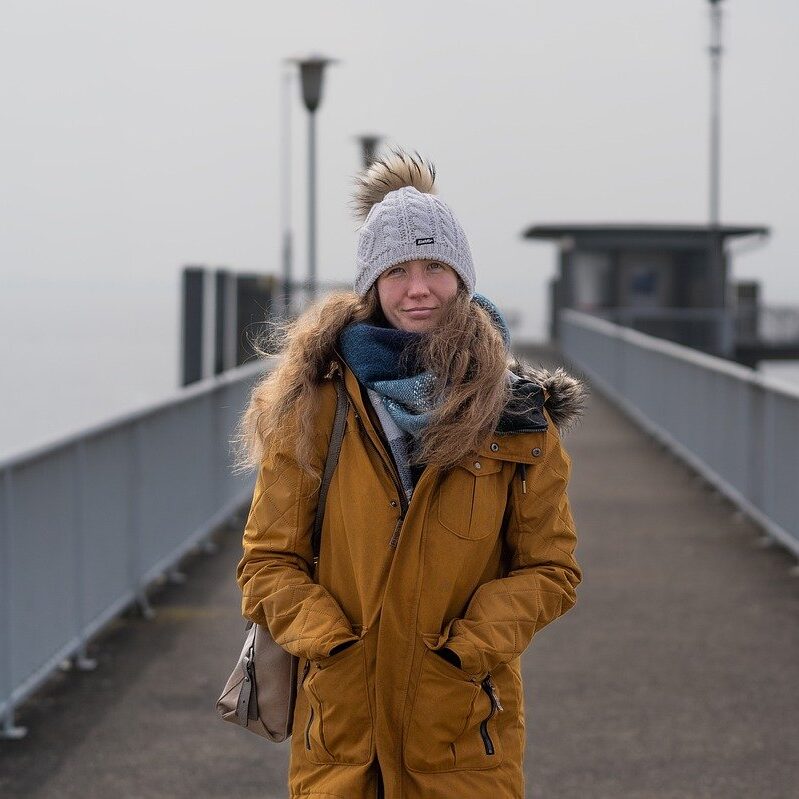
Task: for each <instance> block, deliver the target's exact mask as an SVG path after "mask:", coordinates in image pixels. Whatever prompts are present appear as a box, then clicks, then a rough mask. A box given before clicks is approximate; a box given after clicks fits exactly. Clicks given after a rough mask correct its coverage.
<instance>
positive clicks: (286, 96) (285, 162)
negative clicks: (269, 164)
mask: <svg viewBox="0 0 799 799" xmlns="http://www.w3.org/2000/svg"><path fill="white" fill-rule="evenodd" d="M289 61H290V59H284V65H285V64H286V63H287V62H289ZM293 79H294V70H293V69H288V68H286V67H285V66H284V70H283V74H282V77H281V89H282V91H281V104H282V109H281V118H282V122H283V124H282V126H281V142H280V192H281V195H282V203H281V205H282V207H281V217H282V218H281V225H280V226H281V230H282V234H281V239H282V240H281V260H282V263H283V313H284V318H286V319H288V318H289V317H290V316H291V297H292V292H291V289H292V274H291V273H292V268H291V261H292V241H291V82H292V80H293Z"/></svg>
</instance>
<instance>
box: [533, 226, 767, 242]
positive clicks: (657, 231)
mask: <svg viewBox="0 0 799 799" xmlns="http://www.w3.org/2000/svg"><path fill="white" fill-rule="evenodd" d="M714 230H717V231H718V233H719V234H720V235H721V236H722V238H725V239H727V238H733V237H740V236H753V235H759V236H766V235H768V234H769V232H770V230H769V228H768V227H766V226H765V225H720V226H719V227H718V228H713V227H712V226H710V225H695V224H694V225H692V224H685V225H680V224H674V225H664V224H655V225H653V224H645V223H636V224H627V225H625V224H619V223H600V224H556V225H533V226H532V227H529V228H527V229H526V230H525V231H524V233H523V234H522V235H523V237H524V238H526V239H550V240H551V239H564V238H572V239H575V240H576V241H580V240H584V239H590V240H592V241H594V242H603V241H604V242H607V243H610V241H615V242H620V243H636V242H643V241H647V242H648V243H652V242H654V241H658V242H663V243H664V244H669V243H675V244H676V243H677V242H678V241H679V242H681V243H683V244H684V243H686V242H687V241H695V242H696V244H697V245H701V244H702V242H703V241H705V240H706V239H707V236H708V234H709V233H712V232H713V231H714Z"/></svg>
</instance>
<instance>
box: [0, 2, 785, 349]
mask: <svg viewBox="0 0 799 799" xmlns="http://www.w3.org/2000/svg"><path fill="white" fill-rule="evenodd" d="M724 6H725V11H726V16H725V31H724V41H725V45H726V53H725V60H724V82H723V109H724V127H723V149H722V167H723V186H722V192H723V193H722V204H721V207H722V218H723V220H724V221H726V222H742V223H749V222H752V223H766V224H769V225H771V226H773V231H774V232H773V237H772V239H771V240H770V241H769V242H768V243H767V244H766V246H764V247H762V248H760V249H757V250H755V251H752V252H749V253H746V254H743V255H741V256H740V257H739V258H738V259H737V261H736V263H735V267H734V275H735V276H736V277H757V278H760V279H762V280H763V283H764V285H765V299H766V301H769V302H772V303H795V304H799V281H797V280H796V278H795V277H794V274H793V268H794V262H795V253H796V251H797V245H799V232H797V228H796V225H795V224H794V217H793V213H795V211H796V209H797V205H798V203H797V199H798V198H797V165H798V162H799V159H798V158H797V155H796V143H795V131H796V130H797V129H799V119H798V118H797V117H799V113H798V112H797V104H796V101H795V97H796V94H797V85H796V83H797V81H796V77H795V76H796V75H797V74H799V50H797V48H796V47H795V39H796V35H797V33H799V5H797V4H796V3H792V2H788V0H773V2H770V3H764V2H762V0H761V2H755V0H728V2H725V3H724ZM3 17H4V22H3V26H2V30H0V53H1V54H2V55H0V59H2V63H1V64H0V65H1V66H2V69H1V70H0V74H2V78H0V81H1V83H0V87H2V88H1V89H0V91H1V92H2V94H1V95H0V109H2V114H3V119H2V131H3V133H2V175H3V178H2V188H0V198H2V199H1V200H0V202H2V219H3V222H2V228H3V233H2V240H1V241H0V263H1V264H2V270H3V281H4V283H5V285H6V288H7V293H6V297H7V298H8V297H10V296H14V292H16V291H25V290H26V287H29V286H31V285H40V286H42V287H45V286H47V285H55V286H58V287H59V291H64V292H68V291H69V287H70V286H80V285H85V282H86V281H89V280H90V279H91V278H93V277H101V278H103V279H104V281H105V283H106V286H107V287H108V288H109V290H111V289H112V288H113V287H114V286H117V285H118V286H119V287H121V288H124V290H125V291H126V292H132V293H133V294H135V295H137V296H141V297H146V293H147V291H148V290H150V289H152V290H153V291H159V292H162V291H175V290H176V285H177V284H176V280H177V272H178V270H179V269H180V267H181V266H182V265H183V264H186V263H204V264H208V265H228V266H230V267H233V268H236V269H265V270H277V269H278V268H279V263H278V253H279V238H278V237H279V219H280V213H279V190H278V189H279V186H278V158H279V134H280V129H279V124H278V123H279V111H280V94H279V92H280V59H281V58H282V57H284V56H288V55H295V54H303V53H306V52H307V51H309V50H318V51H321V52H323V53H325V54H329V55H331V56H335V57H337V58H340V59H341V60H342V62H341V64H339V65H337V66H335V67H333V68H331V70H330V71H329V73H328V76H327V81H326V86H325V97H324V101H323V105H322V108H321V111H320V116H319V158H320V172H319V190H320V195H319V214H320V228H319V270H320V274H321V275H322V276H324V277H333V278H341V279H350V278H351V277H352V260H353V252H354V246H355V227H356V224H355V222H354V220H353V218H352V217H351V215H350V212H349V210H348V207H347V202H348V200H349V195H350V182H349V181H350V176H351V174H352V173H353V171H354V170H355V169H357V167H358V163H359V160H358V159H359V153H358V149H357V145H356V144H355V142H354V141H353V140H352V136H353V135H354V134H356V133H359V132H364V131H378V132H383V133H386V134H388V135H389V136H390V137H391V141H393V142H397V143H400V144H402V145H404V146H407V147H413V148H418V149H419V150H420V151H421V152H423V153H424V154H425V155H427V156H429V157H430V158H431V159H432V160H433V161H435V163H436V165H437V167H438V171H439V192H440V194H441V196H442V197H443V198H444V199H445V200H447V201H448V202H449V203H450V204H451V205H452V207H453V208H454V210H455V211H456V213H457V214H458V216H459V218H460V219H461V221H462V222H463V225H464V227H465V229H466V231H467V233H468V235H469V238H470V240H471V243H472V248H473V251H474V257H475V264H476V270H477V276H478V280H477V289H478V290H479V291H482V292H484V293H486V294H488V295H489V296H491V297H492V298H494V299H495V300H496V301H497V302H498V303H500V305H502V306H503V307H505V308H506V309H520V310H521V309H522V308H524V309H525V311H526V315H527V324H526V325H525V328H526V329H527V330H528V331H529V332H530V333H532V334H533V335H534V336H543V335H544V330H545V328H544V325H545V308H546V279H547V278H548V277H549V276H550V275H551V274H552V273H553V268H554V253H553V249H552V248H551V247H550V246H547V245H542V244H532V243H528V242H524V241H522V240H521V239H520V238H519V233H520V231H521V230H522V229H523V228H524V227H525V226H526V225H528V224H530V223H533V222H557V221H581V222H590V221H605V220H608V221H653V222H661V221H662V222H674V221H688V222H703V221H705V219H706V214H707V188H706V182H707V181H706V168H707V129H708V126H707V96H708V88H707V87H708V64H707V54H706V46H707V41H708V29H709V25H708V13H707V3H706V2H704V0H647V2H640V0H638V1H637V2H634V0H607V1H606V2H602V3H598V2H596V0H593V1H589V0H577V1H576V2H570V3H564V2H560V3H556V2H512V3H510V2H505V3H502V2H499V3H497V2H494V3H490V4H489V3H487V2H480V3H475V2H462V1H461V2H433V3H431V2H429V0H426V1H425V2H417V1H416V0H406V2H403V3H400V4H397V3H374V2H371V3H367V2H347V1H346V0H339V2H335V3H331V2H293V3H283V4H277V3H264V2H224V3H223V2H221V0H220V1H219V2H198V0H192V1H191V2H188V0H186V1H185V2H184V1H180V2H178V1H177V0H171V1H170V0H167V2H154V1H153V0H143V1H142V2H138V3H109V2H107V0H106V1H105V2H100V1H99V0H96V1H95V2H86V1H85V0H84V1H83V2H69V3H64V2H55V1H54V0H50V2H10V3H9V2H8V1H7V2H6V3H4V12H3ZM792 97H793V98H794V99H793V100H792V99H791V98H792ZM293 124H294V141H295V152H294V170H293V177H294V187H295V191H294V213H293V219H294V223H295V248H296V252H297V261H296V268H297V269H298V270H300V271H301V272H302V273H304V271H305V112H304V111H303V110H301V108H300V104H299V97H298V96H297V97H296V98H295V104H294V115H293ZM53 281H55V282H53ZM71 296H74V297H75V302H77V303H78V305H79V304H80V295H79V294H77V293H74V294H72V295H71Z"/></svg>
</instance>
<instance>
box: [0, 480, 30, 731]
mask: <svg viewBox="0 0 799 799" xmlns="http://www.w3.org/2000/svg"><path fill="white" fill-rule="evenodd" d="M3 505H4V507H5V513H4V514H3V518H2V519H0V593H1V594H2V595H0V600H2V601H0V703H5V706H4V708H3V713H2V727H0V735H2V737H3V738H12V739H18V738H23V737H24V736H25V735H26V734H27V732H28V730H27V728H25V727H18V726H17V725H16V724H14V703H13V702H12V700H11V694H12V692H13V688H14V686H13V683H12V654H13V651H14V650H13V647H14V641H13V638H12V635H11V618H12V607H11V602H12V596H11V557H12V555H13V552H12V540H11V539H12V536H13V530H14V483H13V476H12V473H11V467H10V466H8V467H7V468H5V469H4V470H3Z"/></svg>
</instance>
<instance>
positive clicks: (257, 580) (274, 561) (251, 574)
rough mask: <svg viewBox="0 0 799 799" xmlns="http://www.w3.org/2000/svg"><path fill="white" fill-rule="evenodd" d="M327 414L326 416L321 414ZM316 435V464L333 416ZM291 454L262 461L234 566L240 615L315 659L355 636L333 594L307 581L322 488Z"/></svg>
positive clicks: (298, 652) (319, 462)
mask: <svg viewBox="0 0 799 799" xmlns="http://www.w3.org/2000/svg"><path fill="white" fill-rule="evenodd" d="M321 415H322V416H326V414H321ZM320 426H322V427H324V428H325V432H324V433H320V434H319V435H318V436H317V446H316V447H315V448H314V451H315V453H316V455H315V457H316V466H317V467H318V468H319V470H320V472H321V470H322V469H323V468H324V460H325V458H326V456H327V446H328V443H329V436H330V430H329V429H327V428H332V415H331V420H330V421H329V422H328V423H325V422H324V420H323V421H320ZM311 485H312V484H311V480H310V478H309V477H308V476H307V474H306V473H305V471H304V470H303V469H302V468H301V467H300V466H299V465H298V464H297V462H296V460H295V459H294V457H293V455H292V454H291V453H290V452H277V453H274V455H273V456H270V457H269V458H268V459H265V460H264V461H263V462H262V463H261V466H260V469H259V472H258V477H257V480H256V484H255V490H254V492H253V499H252V504H251V506H250V512H249V515H248V518H247V523H246V525H245V528H244V536H243V542H242V543H243V549H244V554H243V557H242V558H241V560H240V561H239V564H238V566H237V569H236V580H237V582H238V585H239V588H240V589H241V592H242V605H241V610H242V614H243V616H244V617H245V618H247V619H252V620H253V621H254V622H256V623H258V624H264V625H266V626H268V627H269V631H270V633H271V634H272V637H273V638H274V639H275V641H276V642H277V643H278V644H279V645H280V646H282V647H283V648H284V649H285V650H287V651H288V652H290V653H291V654H292V655H297V656H299V657H305V658H308V659H309V660H319V659H321V658H323V657H326V656H327V655H329V654H330V650H332V649H333V648H334V647H336V646H337V645H338V644H341V643H344V642H345V641H355V640H357V638H358V636H357V635H356V634H355V633H354V632H353V629H352V626H351V625H350V623H349V621H348V620H347V618H346V616H345V615H344V613H343V611H342V610H341V607H340V606H339V604H338V602H337V601H336V599H335V598H334V597H333V596H332V595H331V594H330V592H329V591H328V590H327V589H326V588H325V587H324V586H321V585H319V584H318V583H315V582H314V581H313V579H312V573H313V572H312V569H313V553H312V550H311V531H312V530H313V523H314V516H315V514H316V506H317V502H318V499H319V490H318V488H317V489H312V488H311Z"/></svg>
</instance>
